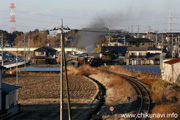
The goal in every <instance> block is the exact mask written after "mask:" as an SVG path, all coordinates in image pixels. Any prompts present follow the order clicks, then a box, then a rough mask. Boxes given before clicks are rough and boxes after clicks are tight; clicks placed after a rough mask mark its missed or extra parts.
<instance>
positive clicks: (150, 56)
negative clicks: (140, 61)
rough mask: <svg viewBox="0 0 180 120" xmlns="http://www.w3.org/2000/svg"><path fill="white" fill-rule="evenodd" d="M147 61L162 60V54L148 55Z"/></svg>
mask: <svg viewBox="0 0 180 120" xmlns="http://www.w3.org/2000/svg"><path fill="white" fill-rule="evenodd" d="M147 59H148V60H156V59H160V53H155V54H147Z"/></svg>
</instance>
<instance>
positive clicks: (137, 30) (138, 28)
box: [137, 25, 140, 34]
mask: <svg viewBox="0 0 180 120" xmlns="http://www.w3.org/2000/svg"><path fill="white" fill-rule="evenodd" d="M139 30H140V28H139V25H138V27H137V33H138V34H139Z"/></svg>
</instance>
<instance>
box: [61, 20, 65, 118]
mask: <svg viewBox="0 0 180 120" xmlns="http://www.w3.org/2000/svg"><path fill="white" fill-rule="evenodd" d="M60 31H61V33H60V43H61V65H60V68H61V74H60V75H61V78H60V120H63V41H64V40H63V20H62V19H61V28H60Z"/></svg>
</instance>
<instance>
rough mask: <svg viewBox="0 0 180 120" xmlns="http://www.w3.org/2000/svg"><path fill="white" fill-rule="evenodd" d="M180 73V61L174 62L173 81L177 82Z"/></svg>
mask: <svg viewBox="0 0 180 120" xmlns="http://www.w3.org/2000/svg"><path fill="white" fill-rule="evenodd" d="M179 75H180V63H176V64H173V82H174V83H175V82H176V81H177V79H178V77H179Z"/></svg>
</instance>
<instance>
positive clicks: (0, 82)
mask: <svg viewBox="0 0 180 120" xmlns="http://www.w3.org/2000/svg"><path fill="white" fill-rule="evenodd" d="M1 110H2V70H0V111H1Z"/></svg>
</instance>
